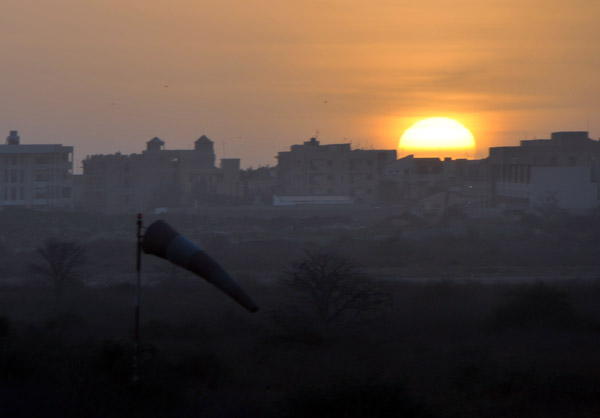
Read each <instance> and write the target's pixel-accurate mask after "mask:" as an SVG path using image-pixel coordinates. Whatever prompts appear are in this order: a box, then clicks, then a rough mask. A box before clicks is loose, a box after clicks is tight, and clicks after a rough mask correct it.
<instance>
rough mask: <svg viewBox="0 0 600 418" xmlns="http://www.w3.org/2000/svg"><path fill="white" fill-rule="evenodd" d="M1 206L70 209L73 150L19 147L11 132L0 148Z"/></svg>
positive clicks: (36, 145) (24, 145)
mask: <svg viewBox="0 0 600 418" xmlns="http://www.w3.org/2000/svg"><path fill="white" fill-rule="evenodd" d="M0 173H1V175H0V190H1V192H0V207H2V208H7V207H22V208H32V209H45V210H48V209H70V208H71V207H72V204H73V147H69V146H63V145H57V144H35V145H34V144H21V138H20V137H19V134H18V131H10V135H9V136H8V137H7V138H6V144H5V145H0Z"/></svg>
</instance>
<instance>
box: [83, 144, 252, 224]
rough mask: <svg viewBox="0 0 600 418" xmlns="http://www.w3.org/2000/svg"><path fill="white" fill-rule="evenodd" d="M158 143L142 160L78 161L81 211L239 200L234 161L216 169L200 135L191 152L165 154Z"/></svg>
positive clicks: (99, 157) (123, 157)
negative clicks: (219, 197) (217, 198)
mask: <svg viewBox="0 0 600 418" xmlns="http://www.w3.org/2000/svg"><path fill="white" fill-rule="evenodd" d="M164 145H165V142H164V141H162V140H161V139H160V138H157V137H155V138H152V139H151V140H150V141H148V142H147V143H146V150H144V151H143V152H142V153H141V154H131V155H122V154H120V153H117V154H110V155H92V156H88V157H87V158H86V159H85V160H83V175H82V181H81V190H82V196H81V199H79V202H78V203H79V205H80V206H81V207H83V208H84V209H87V210H91V211H97V212H107V213H118V212H135V211H148V210H156V209H159V208H193V207H197V206H200V205H203V204H206V203H207V202H208V201H210V200H211V199H212V198H213V197H214V196H216V195H219V194H220V195H225V196H239V195H240V194H241V190H240V185H239V168H240V161H239V159H227V160H223V161H222V166H221V168H220V169H219V168H217V167H215V152H214V147H213V142H212V141H211V140H210V139H209V138H208V137H206V136H205V135H202V136H201V137H200V138H198V139H197V140H196V141H195V142H194V149H193V150H168V149H165V148H164Z"/></svg>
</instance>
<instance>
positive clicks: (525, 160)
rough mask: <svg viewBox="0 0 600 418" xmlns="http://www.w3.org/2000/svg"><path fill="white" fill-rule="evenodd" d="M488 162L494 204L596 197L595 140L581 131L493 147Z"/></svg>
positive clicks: (567, 205) (567, 202) (524, 205)
mask: <svg viewBox="0 0 600 418" xmlns="http://www.w3.org/2000/svg"><path fill="white" fill-rule="evenodd" d="M489 162H490V167H491V175H492V179H491V188H492V195H493V200H494V203H495V204H496V205H503V206H506V207H507V208H512V209H528V208H534V207H536V206H537V205H539V204H540V203H541V202H542V201H543V200H544V199H546V198H548V197H553V198H555V199H557V202H558V205H559V206H560V207H562V208H564V209H589V208H592V207H596V206H597V205H598V203H599V194H600V189H599V178H600V142H599V141H595V140H593V139H591V138H589V134H588V132H586V131H573V132H553V133H552V134H551V137H550V139H534V140H524V141H521V143H520V145H519V146H512V147H492V148H490V156H489Z"/></svg>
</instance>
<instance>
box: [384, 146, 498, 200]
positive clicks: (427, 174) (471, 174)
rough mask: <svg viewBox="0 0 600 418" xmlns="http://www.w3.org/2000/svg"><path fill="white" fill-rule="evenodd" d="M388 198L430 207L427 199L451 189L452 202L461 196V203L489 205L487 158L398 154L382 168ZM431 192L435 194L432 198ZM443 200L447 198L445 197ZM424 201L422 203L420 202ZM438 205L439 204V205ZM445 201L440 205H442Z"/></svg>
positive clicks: (444, 193)
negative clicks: (427, 156)
mask: <svg viewBox="0 0 600 418" xmlns="http://www.w3.org/2000/svg"><path fill="white" fill-rule="evenodd" d="M383 178H384V182H385V185H386V191H385V196H382V198H385V200H387V201H388V202H402V203H405V204H409V205H413V206H415V207H418V206H423V207H425V206H427V207H430V206H431V205H430V204H429V203H425V202H426V201H427V202H430V201H436V202H437V201H439V196H446V197H447V196H449V195H448V193H452V196H453V198H452V199H451V201H452V202H453V204H457V203H456V202H458V201H459V200H458V199H457V196H460V197H461V199H462V201H461V204H460V205H461V206H462V207H464V208H465V209H467V208H485V207H489V206H490V182H489V179H490V177H489V167H488V164H487V160H467V159H456V160H453V159H451V158H444V159H443V160H442V159H440V158H415V157H414V156H413V155H408V156H406V157H403V158H400V159H398V160H396V161H394V162H392V163H390V164H388V165H386V166H385V167H384V169H383ZM434 196H438V197H436V198H433V197H434ZM445 201H446V202H449V201H450V200H448V199H447V198H445ZM421 203H423V205H420V204H421ZM438 206H439V205H438ZM446 206H447V205H442V206H440V207H441V208H442V209H444V208H445V207H446Z"/></svg>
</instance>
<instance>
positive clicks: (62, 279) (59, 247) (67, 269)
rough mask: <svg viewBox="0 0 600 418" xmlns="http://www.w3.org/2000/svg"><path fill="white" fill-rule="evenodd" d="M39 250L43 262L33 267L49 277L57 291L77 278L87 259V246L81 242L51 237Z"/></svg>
mask: <svg viewBox="0 0 600 418" xmlns="http://www.w3.org/2000/svg"><path fill="white" fill-rule="evenodd" d="M37 252H38V254H39V255H40V256H41V257H42V259H43V262H42V263H39V264H33V265H32V268H33V270H34V271H36V272H37V273H38V274H40V275H42V276H44V277H47V278H49V279H50V280H51V281H52V284H53V285H54V288H55V289H56V291H57V293H60V292H61V291H62V290H63V289H64V287H65V286H66V285H67V284H69V283H72V282H74V281H75V280H77V278H78V273H79V272H78V270H79V268H80V267H81V265H82V264H83V263H84V260H85V248H84V247H83V246H82V245H81V244H79V243H77V242H75V241H68V240H61V239H57V238H49V239H47V240H45V241H44V243H43V244H42V245H41V246H40V247H38V249H37Z"/></svg>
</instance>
